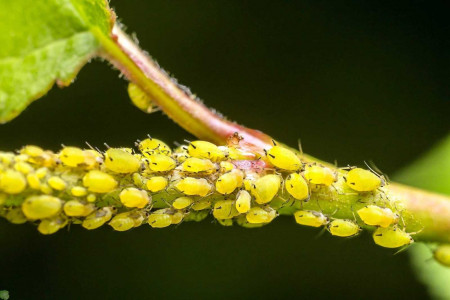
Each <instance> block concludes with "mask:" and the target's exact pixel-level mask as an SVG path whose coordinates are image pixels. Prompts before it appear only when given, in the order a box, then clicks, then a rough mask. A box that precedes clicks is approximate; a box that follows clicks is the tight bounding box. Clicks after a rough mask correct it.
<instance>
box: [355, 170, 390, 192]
mask: <svg viewBox="0 0 450 300" xmlns="http://www.w3.org/2000/svg"><path fill="white" fill-rule="evenodd" d="M346 183H347V185H348V186H349V187H351V188H352V189H354V190H355V191H358V192H370V191H373V190H375V189H377V188H378V187H380V186H381V183H382V181H381V179H380V178H379V177H378V176H377V175H375V174H374V173H372V172H370V171H368V170H364V169H360V168H356V169H352V170H350V171H349V172H348V174H347V176H346Z"/></svg>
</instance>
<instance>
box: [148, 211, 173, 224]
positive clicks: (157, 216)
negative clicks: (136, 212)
mask: <svg viewBox="0 0 450 300" xmlns="http://www.w3.org/2000/svg"><path fill="white" fill-rule="evenodd" d="M147 222H148V224H149V225H150V226H152V227H153V228H164V227H167V226H170V225H171V224H172V217H171V216H170V215H169V214H166V213H165V210H164V209H162V210H157V211H155V212H154V213H152V214H151V215H149V216H148V219H147Z"/></svg>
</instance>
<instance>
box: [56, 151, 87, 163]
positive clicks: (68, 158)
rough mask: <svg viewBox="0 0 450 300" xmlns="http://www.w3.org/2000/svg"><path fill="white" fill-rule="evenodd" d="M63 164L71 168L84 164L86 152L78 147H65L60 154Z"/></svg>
mask: <svg viewBox="0 0 450 300" xmlns="http://www.w3.org/2000/svg"><path fill="white" fill-rule="evenodd" d="M59 159H60V160H61V162H62V163H63V164H64V165H66V166H69V167H77V166H78V165H79V164H82V163H83V162H84V152H83V150H81V149H80V148H77V147H64V148H63V149H62V150H61V151H60V152H59Z"/></svg>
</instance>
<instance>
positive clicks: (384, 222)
mask: <svg viewBox="0 0 450 300" xmlns="http://www.w3.org/2000/svg"><path fill="white" fill-rule="evenodd" d="M357 213H358V215H359V217H360V218H361V220H363V222H364V223H366V224H367V225H372V226H381V227H385V228H386V227H389V226H391V225H392V224H395V223H397V221H398V215H397V214H395V213H394V212H392V210H390V209H389V208H387V207H386V208H382V207H378V206H376V205H368V206H366V207H363V208H361V209H359V210H358V211H357Z"/></svg>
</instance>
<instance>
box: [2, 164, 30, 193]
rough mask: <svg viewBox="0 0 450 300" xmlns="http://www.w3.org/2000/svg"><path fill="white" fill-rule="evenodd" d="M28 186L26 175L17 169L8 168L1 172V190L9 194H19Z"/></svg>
mask: <svg viewBox="0 0 450 300" xmlns="http://www.w3.org/2000/svg"><path fill="white" fill-rule="evenodd" d="M26 187H27V180H26V179H25V176H24V175H23V174H22V173H20V172H18V171H15V170H11V169H8V170H6V171H5V172H3V173H1V174H0V190H2V191H4V192H5V193H8V194H19V193H21V192H23V191H24V190H25V188H26Z"/></svg>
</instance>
